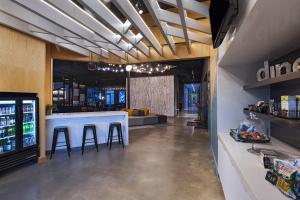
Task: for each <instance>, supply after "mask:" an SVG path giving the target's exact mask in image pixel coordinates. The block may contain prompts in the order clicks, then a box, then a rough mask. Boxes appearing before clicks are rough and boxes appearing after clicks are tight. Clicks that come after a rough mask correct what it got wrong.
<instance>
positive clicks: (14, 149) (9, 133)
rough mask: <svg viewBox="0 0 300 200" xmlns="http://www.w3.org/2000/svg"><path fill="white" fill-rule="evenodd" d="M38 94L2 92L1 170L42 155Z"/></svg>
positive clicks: (0, 110)
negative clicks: (39, 139) (40, 151)
mask: <svg viewBox="0 0 300 200" xmlns="http://www.w3.org/2000/svg"><path fill="white" fill-rule="evenodd" d="M38 103H39V102H38V98H37V97H36V94H31V93H1V92H0V172H1V171H4V170H6V169H9V168H12V167H15V166H18V165H21V164H23V163H26V162H29V161H37V159H38V156H39V141H38V135H39V134H38V130H39V123H38V119H39V115H38V113H39V112H38Z"/></svg>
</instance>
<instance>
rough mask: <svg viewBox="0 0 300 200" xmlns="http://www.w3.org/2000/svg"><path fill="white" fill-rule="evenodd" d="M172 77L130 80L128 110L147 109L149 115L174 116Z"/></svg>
mask: <svg viewBox="0 0 300 200" xmlns="http://www.w3.org/2000/svg"><path fill="white" fill-rule="evenodd" d="M174 84H175V82H174V76H154V77H140V78H130V108H132V109H138V108H149V109H150V113H155V114H163V115H167V116H172V117H173V116H174V115H175V94H174V93H175V90H174Z"/></svg>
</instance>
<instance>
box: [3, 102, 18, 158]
mask: <svg viewBox="0 0 300 200" xmlns="http://www.w3.org/2000/svg"><path fill="white" fill-rule="evenodd" d="M15 110H16V101H14V100H12V101H0V155H1V154H4V153H7V152H11V151H15V150H16V112H15Z"/></svg>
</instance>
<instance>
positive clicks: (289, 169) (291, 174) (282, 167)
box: [274, 159, 297, 180]
mask: <svg viewBox="0 0 300 200" xmlns="http://www.w3.org/2000/svg"><path fill="white" fill-rule="evenodd" d="M274 170H275V171H276V173H277V175H278V176H281V177H282V178H284V179H286V180H295V178H296V174H297V167H296V166H295V164H294V163H292V162H290V161H286V160H279V159H274Z"/></svg>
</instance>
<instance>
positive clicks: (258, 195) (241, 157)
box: [218, 133, 300, 200]
mask: <svg viewBox="0 0 300 200" xmlns="http://www.w3.org/2000/svg"><path fill="white" fill-rule="evenodd" d="M218 138H219V140H220V142H221V143H222V145H223V146H224V148H225V151H227V153H228V155H229V157H230V160H231V162H232V164H233V166H234V167H235V168H236V170H237V172H238V173H239V175H240V179H241V182H242V183H243V185H244V187H245V189H246V190H247V192H248V193H249V194H250V197H251V199H253V200H267V199H270V200H271V199H272V200H288V199H290V198H288V197H286V196H285V195H284V194H282V193H281V192H280V191H279V190H278V189H277V188H276V186H273V185H272V184H271V183H269V182H267V181H266V180H265V176H266V173H267V169H265V168H264V167H263V164H262V163H261V161H260V156H257V155H254V154H251V153H249V152H248V151H247V149H249V148H251V145H252V144H249V143H242V142H236V141H235V140H233V138H232V137H231V136H230V135H229V134H228V133H219V134H218ZM255 147H261V148H268V149H276V150H281V151H284V152H288V153H290V154H293V155H300V152H299V151H298V150H297V149H295V148H293V147H291V146H288V145H287V144H285V143H283V142H281V141H279V140H277V139H276V138H271V142H270V143H268V144H255Z"/></svg>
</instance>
